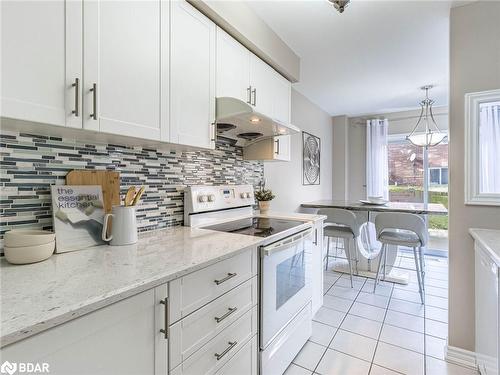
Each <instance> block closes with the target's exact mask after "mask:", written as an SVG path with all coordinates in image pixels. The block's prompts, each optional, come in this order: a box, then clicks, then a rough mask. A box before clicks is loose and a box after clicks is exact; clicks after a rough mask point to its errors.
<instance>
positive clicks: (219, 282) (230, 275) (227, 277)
mask: <svg viewBox="0 0 500 375" xmlns="http://www.w3.org/2000/svg"><path fill="white" fill-rule="evenodd" d="M235 276H236V272H234V273H228V274H227V276H226V277H224V278H223V279H220V280H214V283H216V284H217V285H220V284H222V283H224V282H226V281H228V280H230V279H232V278H233V277H235Z"/></svg>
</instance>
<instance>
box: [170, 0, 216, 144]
mask: <svg viewBox="0 0 500 375" xmlns="http://www.w3.org/2000/svg"><path fill="white" fill-rule="evenodd" d="M171 7H172V8H171V25H170V65H171V66H170V141H171V142H172V143H178V144H184V145H189V146H195V147H203V148H215V127H214V121H215V53H216V51H215V24H214V23H213V22H212V21H210V20H209V19H208V18H207V17H205V16H204V15H203V14H201V13H200V12H198V11H197V10H196V9H195V8H193V7H192V6H191V5H189V4H188V3H187V2H185V1H183V0H181V1H172V3H171Z"/></svg>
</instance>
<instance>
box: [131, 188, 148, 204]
mask: <svg viewBox="0 0 500 375" xmlns="http://www.w3.org/2000/svg"><path fill="white" fill-rule="evenodd" d="M144 190H146V188H145V187H144V186H141V188H140V189H139V191H138V192H137V194H136V195H135V198H134V201H133V202H132V206H135V205H137V203H139V200H140V199H141V197H142V194H144Z"/></svg>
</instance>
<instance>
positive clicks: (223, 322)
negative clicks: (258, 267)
mask: <svg viewBox="0 0 500 375" xmlns="http://www.w3.org/2000/svg"><path fill="white" fill-rule="evenodd" d="M256 304H257V277H253V278H251V279H250V280H248V281H246V282H244V283H243V284H241V285H239V286H237V287H236V288H234V289H233V290H231V291H229V292H228V293H226V294H224V295H222V296H221V297H219V298H217V299H216V300H215V301H212V302H210V303H209V304H208V305H206V306H204V307H202V308H201V309H199V310H197V311H195V312H194V313H192V314H191V315H189V316H187V317H186V318H184V319H182V320H180V321H178V322H177V323H175V324H173V325H172V326H170V329H169V330H170V355H169V366H170V368H171V369H172V368H174V367H176V366H178V365H179V364H181V362H183V361H184V360H186V358H188V357H189V356H190V355H192V354H193V353H194V352H196V351H197V350H198V349H199V348H200V347H202V346H203V345H204V344H206V343H207V342H208V341H209V340H211V339H212V338H213V337H215V336H216V335H217V334H219V333H220V332H222V330H224V329H225V328H226V327H227V326H229V325H230V324H231V323H233V322H234V321H235V320H237V319H238V318H239V317H241V316H242V315H243V314H245V312H247V311H248V310H250V309H251V308H252V307H253V306H255V305H256Z"/></svg>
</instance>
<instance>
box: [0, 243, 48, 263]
mask: <svg viewBox="0 0 500 375" xmlns="http://www.w3.org/2000/svg"><path fill="white" fill-rule="evenodd" d="M55 247H56V242H55V241H52V242H49V243H45V244H42V245H36V246H23V247H7V246H5V248H4V249H3V250H4V253H5V259H7V261H8V262H9V263H13V264H28V263H35V262H41V261H42V260H45V259H48V258H50V256H51V255H52V253H53V252H54V249H55Z"/></svg>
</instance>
